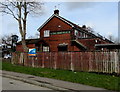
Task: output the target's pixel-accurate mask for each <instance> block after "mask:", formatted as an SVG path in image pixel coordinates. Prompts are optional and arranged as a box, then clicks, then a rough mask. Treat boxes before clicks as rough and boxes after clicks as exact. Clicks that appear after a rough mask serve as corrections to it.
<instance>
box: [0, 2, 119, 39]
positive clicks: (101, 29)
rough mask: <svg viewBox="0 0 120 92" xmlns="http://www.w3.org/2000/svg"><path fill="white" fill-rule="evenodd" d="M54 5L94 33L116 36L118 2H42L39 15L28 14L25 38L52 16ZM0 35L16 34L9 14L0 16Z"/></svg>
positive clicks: (15, 23)
mask: <svg viewBox="0 0 120 92" xmlns="http://www.w3.org/2000/svg"><path fill="white" fill-rule="evenodd" d="M55 6H56V8H57V9H59V12H60V16H62V17H64V18H65V19H67V20H69V21H71V22H73V23H75V24H77V25H79V26H82V25H86V26H90V27H92V28H93V29H94V31H95V32H96V33H99V34H101V35H102V36H105V37H108V35H113V36H114V37H115V38H117V37H118V2H92V1H91V2H44V5H43V7H42V11H43V13H42V14H41V15H39V16H28V20H27V38H28V37H29V36H34V35H35V34H36V33H38V31H37V29H38V28H39V27H40V26H41V25H42V24H43V23H44V22H45V21H46V20H47V19H48V18H49V17H51V16H52V14H53V13H54V10H55ZM0 21H2V24H1V23H0V28H2V31H1V32H0V35H6V34H11V33H12V34H17V35H19V36H20V34H19V31H18V24H17V22H16V20H15V19H13V18H12V17H11V16H8V15H4V16H2V18H1V17H0Z"/></svg>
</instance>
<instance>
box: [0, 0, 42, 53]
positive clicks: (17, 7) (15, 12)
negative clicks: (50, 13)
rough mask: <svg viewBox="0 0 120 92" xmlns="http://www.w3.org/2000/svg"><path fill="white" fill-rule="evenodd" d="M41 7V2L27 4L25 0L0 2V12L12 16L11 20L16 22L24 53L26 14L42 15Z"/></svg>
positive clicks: (25, 47)
mask: <svg viewBox="0 0 120 92" xmlns="http://www.w3.org/2000/svg"><path fill="white" fill-rule="evenodd" d="M42 5H43V3H41V2H34V1H33V2H27V1H26V0H16V1H15V0H14V2H10V1H9V0H5V2H0V12H2V13H3V14H8V15H11V16H13V18H14V19H15V20H16V21H17V22H18V25H19V32H20V34H21V41H22V46H23V49H24V52H27V51H28V48H27V46H26V43H25V38H26V31H27V30H26V26H27V16H28V14H30V15H32V14H40V13H42V12H41V8H42Z"/></svg>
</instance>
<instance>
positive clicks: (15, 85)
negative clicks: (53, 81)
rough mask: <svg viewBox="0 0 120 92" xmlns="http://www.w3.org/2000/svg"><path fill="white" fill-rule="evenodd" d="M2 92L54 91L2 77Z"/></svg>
mask: <svg viewBox="0 0 120 92" xmlns="http://www.w3.org/2000/svg"><path fill="white" fill-rule="evenodd" d="M0 78H1V76H0ZM2 90H52V89H48V88H44V87H40V86H36V85H32V84H29V83H24V82H22V81H19V80H14V79H10V78H6V77H2Z"/></svg>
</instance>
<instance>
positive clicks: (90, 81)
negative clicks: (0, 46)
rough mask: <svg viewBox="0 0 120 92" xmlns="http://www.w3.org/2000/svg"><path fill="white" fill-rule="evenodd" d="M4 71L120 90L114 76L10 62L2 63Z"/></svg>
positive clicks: (117, 78) (117, 79)
mask: <svg viewBox="0 0 120 92" xmlns="http://www.w3.org/2000/svg"><path fill="white" fill-rule="evenodd" d="M2 70H7V71H14V72H20V73H25V74H31V75H35V76H40V77H48V78H54V79H59V80H64V81H70V82H74V83H80V84H85V85H90V86H95V87H101V88H105V89H109V90H116V91H118V90H120V89H119V88H118V87H119V86H118V84H119V83H118V82H119V81H120V78H119V77H117V76H114V75H113V76H111V75H102V74H96V73H88V72H72V71H68V70H54V69H47V68H33V67H24V66H17V65H12V64H11V63H9V62H2Z"/></svg>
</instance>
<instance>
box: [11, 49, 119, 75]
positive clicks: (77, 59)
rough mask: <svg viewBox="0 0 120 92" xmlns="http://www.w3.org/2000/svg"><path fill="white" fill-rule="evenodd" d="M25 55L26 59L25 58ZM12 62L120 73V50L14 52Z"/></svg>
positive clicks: (25, 64) (73, 69)
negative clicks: (31, 54) (30, 54)
mask: <svg viewBox="0 0 120 92" xmlns="http://www.w3.org/2000/svg"><path fill="white" fill-rule="evenodd" d="M23 57H24V59H23ZM12 63H14V64H20V65H23V64H24V66H32V67H42V68H53V69H65V70H72V71H87V72H103V73H114V72H115V73H118V74H120V58H119V52H115V51H112V52H39V53H37V55H36V57H29V56H28V54H27V53H13V57H12Z"/></svg>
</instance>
